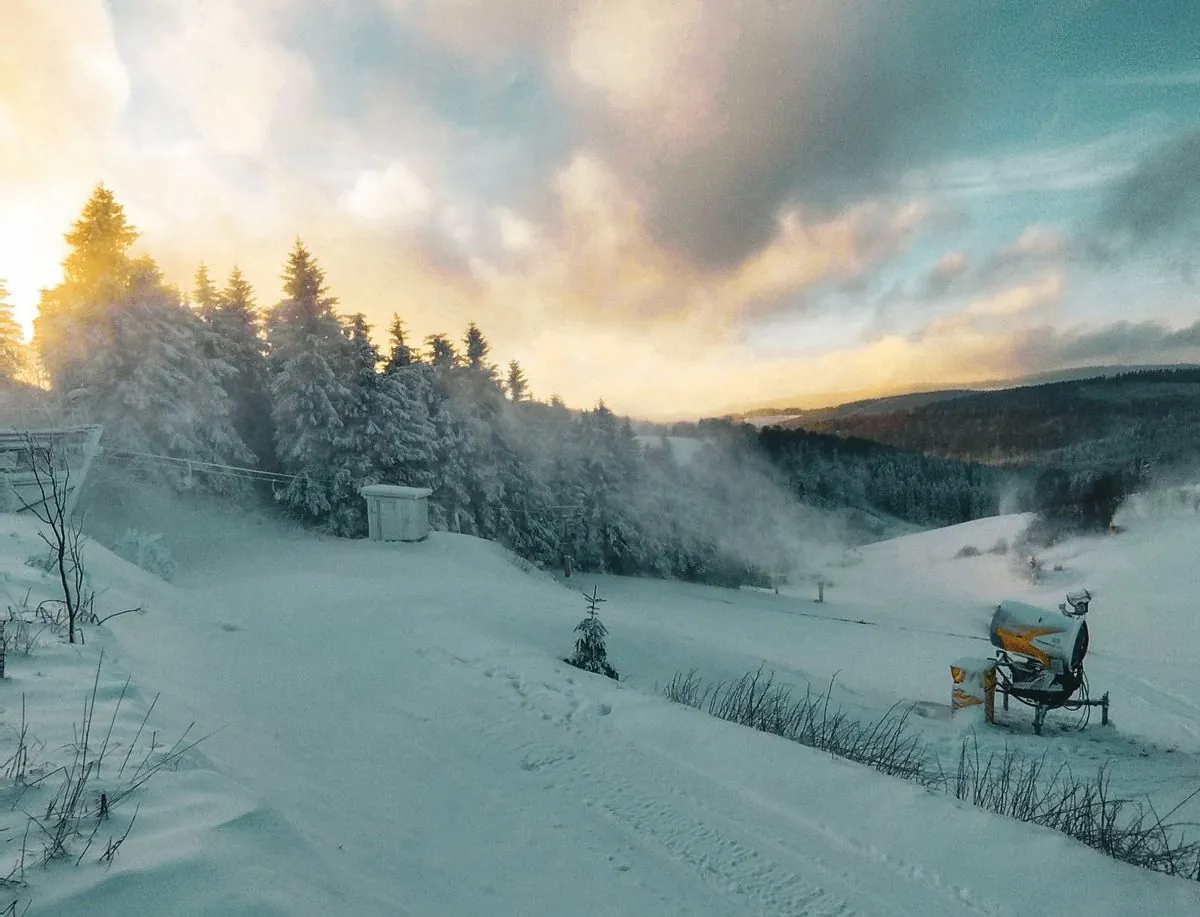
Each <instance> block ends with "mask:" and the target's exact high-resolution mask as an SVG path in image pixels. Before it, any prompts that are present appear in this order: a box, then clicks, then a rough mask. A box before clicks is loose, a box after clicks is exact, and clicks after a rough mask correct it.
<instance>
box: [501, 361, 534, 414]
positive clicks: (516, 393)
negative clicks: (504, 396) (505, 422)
mask: <svg viewBox="0 0 1200 917" xmlns="http://www.w3.org/2000/svg"><path fill="white" fill-rule="evenodd" d="M505 387H506V388H507V389H508V397H509V399H510V400H511V401H513V402H514V403H516V404H520V403H521V402H522V401H526V400H528V398H529V380H528V379H527V378H526V377H525V370H523V369H522V368H521V364H520V363H518V362H517V361H516V360H509V361H508V378H507V380H506V384H505Z"/></svg>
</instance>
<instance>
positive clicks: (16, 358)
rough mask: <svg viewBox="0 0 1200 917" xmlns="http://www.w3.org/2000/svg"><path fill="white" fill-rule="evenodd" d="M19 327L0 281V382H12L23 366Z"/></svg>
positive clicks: (2, 282) (23, 355)
mask: <svg viewBox="0 0 1200 917" xmlns="http://www.w3.org/2000/svg"><path fill="white" fill-rule="evenodd" d="M21 339H22V334H21V326H20V325H18V324H17V320H16V319H15V318H14V317H13V307H12V305H11V304H10V303H9V301H8V289H7V288H6V287H5V286H4V281H3V280H0V382H12V381H13V380H15V379H16V378H17V376H19V375H20V374H21V370H22V369H23V368H24V366H25V345H24V344H23V343H22V341H21Z"/></svg>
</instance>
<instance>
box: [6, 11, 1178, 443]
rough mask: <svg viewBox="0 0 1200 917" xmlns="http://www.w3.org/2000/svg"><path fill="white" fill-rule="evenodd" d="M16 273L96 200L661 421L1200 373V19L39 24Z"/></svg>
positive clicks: (187, 244)
mask: <svg viewBox="0 0 1200 917" xmlns="http://www.w3.org/2000/svg"><path fill="white" fill-rule="evenodd" d="M4 16H5V25H6V29H5V31H6V37H5V40H4V41H3V42H2V43H0V278H3V279H4V280H5V281H6V284H7V287H8V289H9V292H10V296H9V299H10V301H11V302H12V303H13V305H14V306H15V307H16V310H17V314H18V318H20V319H21V320H22V321H23V322H24V323H25V324H26V326H27V327H28V326H29V323H30V322H31V320H32V317H33V315H34V313H35V310H36V304H37V300H38V291H39V289H41V288H45V287H49V286H53V285H54V284H55V283H56V282H58V280H59V278H60V263H61V260H62V258H63V256H64V254H65V244H64V242H63V238H62V236H63V233H64V232H66V230H67V229H68V228H69V227H70V224H71V222H72V221H73V220H74V219H75V218H76V217H77V216H78V214H79V212H80V210H81V209H82V206H83V204H84V202H85V201H86V199H87V197H88V195H89V194H90V192H91V190H92V189H93V188H94V187H95V186H96V184H97V183H99V182H103V183H105V184H106V185H108V186H109V187H110V188H111V189H112V190H113V191H114V193H115V194H116V196H117V199H118V200H119V201H120V202H121V203H122V204H123V205H124V206H125V208H126V211H127V213H128V215H129V218H130V220H131V222H132V223H133V224H134V225H135V226H136V227H137V228H138V229H139V230H140V231H141V233H142V237H141V239H140V241H139V251H140V252H144V253H146V254H150V255H152V256H153V257H154V258H155V259H156V260H157V261H158V262H159V264H160V265H161V266H162V268H163V270H164V273H165V274H166V276H167V278H168V279H169V280H171V281H172V282H174V283H176V284H178V285H180V286H182V287H186V286H187V285H188V284H189V282H190V278H191V276H192V275H193V274H194V271H195V268H196V266H197V265H198V264H199V263H200V262H204V263H205V264H206V265H207V266H208V267H209V269H210V271H211V272H212V273H213V274H214V275H215V276H216V277H218V278H224V277H225V276H227V274H228V272H229V270H230V269H231V268H232V267H233V266H234V265H235V264H236V265H238V266H240V267H241V269H242V270H243V272H244V273H245V274H246V276H247V278H248V279H249V280H250V281H251V282H252V283H253V284H254V285H255V287H256V290H257V295H258V300H259V302H260V303H261V304H263V305H271V304H273V303H274V302H276V301H277V300H278V299H279V298H280V295H281V292H280V280H279V275H280V273H281V270H282V266H283V263H284V260H285V258H286V255H287V252H288V250H289V249H290V247H291V246H292V244H293V242H294V240H295V239H296V238H297V237H299V238H301V239H303V241H304V242H305V244H306V245H307V246H308V247H309V248H310V249H311V250H312V252H313V254H314V255H315V256H316V257H317V259H318V261H319V263H320V264H321V266H322V267H323V268H324V269H325V271H326V274H327V278H328V281H329V284H330V287H331V291H332V293H333V294H334V295H336V296H337V297H339V299H340V306H339V308H340V309H341V310H342V311H344V312H347V313H350V312H360V311H361V312H364V313H366V315H367V316H368V318H369V320H370V321H371V322H372V323H373V324H374V325H375V327H376V336H377V338H378V339H379V340H380V342H381V343H382V342H383V341H384V340H385V331H386V326H387V324H388V321H389V319H390V316H391V315H392V313H393V312H396V313H398V314H399V315H400V316H401V317H402V318H403V319H404V320H405V322H406V323H407V325H408V327H409V329H410V332H411V333H412V334H413V335H414V336H415V337H417V338H419V339H423V338H424V337H426V336H427V335H430V334H434V333H441V332H445V333H449V334H450V335H452V336H453V337H455V338H459V337H461V335H462V333H463V331H464V330H465V328H466V325H467V323H468V322H470V321H475V322H477V323H478V325H479V326H480V328H481V329H482V330H483V331H484V333H485V334H486V335H487V336H488V339H489V340H490V341H491V344H492V356H493V359H495V360H496V361H497V362H499V363H506V362H507V361H508V360H510V359H517V360H519V361H520V362H521V364H522V365H523V367H524V368H525V370H526V373H527V375H528V377H529V380H530V383H531V387H532V391H533V394H534V395H535V397H541V398H548V397H549V396H550V395H551V394H558V395H560V396H561V397H563V398H564V399H565V400H566V401H567V402H568V403H570V404H574V405H577V406H587V405H589V404H592V403H594V402H596V401H597V400H598V399H600V398H603V399H604V400H605V401H606V403H607V404H609V406H610V407H612V408H614V409H615V410H618V411H620V412H622V413H630V414H634V415H637V416H645V417H653V418H661V419H666V418H674V417H687V416H695V415H699V414H712V413H718V412H722V411H726V410H734V409H739V408H744V407H748V406H754V405H762V404H776V405H785V404H786V405H797V406H816V405H821V404H829V403H834V402H838V401H843V400H848V399H850V398H854V397H866V396H871V395H876V394H883V393H890V392H897V391H905V390H912V389H916V388H927V387H941V386H951V385H959V384H966V383H979V382H988V381H995V380H1002V379H1009V378H1014V377H1018V376H1022V375H1028V374H1032V373H1039V372H1045V371H1053V370H1057V369H1061V368H1066V367H1076V366H1086V365H1110V364H1146V363H1175V362H1190V361H1200V324H1198V323H1197V319H1198V318H1200V314H1197V308H1196V307H1197V305H1198V304H1200V295H1198V286H1197V281H1198V278H1200V263H1197V259H1198V258H1200V52H1198V51H1197V50H1196V49H1197V48H1198V47H1200V4H1197V3H1195V2H1194V0H1142V2H1139V3H1137V4H1131V3H1127V2H1120V0H1060V2H1056V3H1044V2H1039V0H1003V2H1002V0H974V2H963V0H892V2H888V3H879V2H875V0H757V2H752V0H656V2H653V3H650V2H642V3H638V2H635V0H343V2H339V3H336V4H332V3H320V2H317V0H107V2H106V0H55V2H54V3H44V2H41V0H5V13H4Z"/></svg>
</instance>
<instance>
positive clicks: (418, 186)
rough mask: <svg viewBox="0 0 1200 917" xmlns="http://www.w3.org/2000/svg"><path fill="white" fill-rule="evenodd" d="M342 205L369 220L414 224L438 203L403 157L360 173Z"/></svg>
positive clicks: (344, 195)
mask: <svg viewBox="0 0 1200 917" xmlns="http://www.w3.org/2000/svg"><path fill="white" fill-rule="evenodd" d="M341 203H342V206H343V207H344V208H345V209H346V210H347V211H348V212H349V213H352V214H354V215H355V216H359V217H362V218H364V219H367V220H378V221H387V222H400V223H404V224H410V223H413V222H415V221H418V220H421V219H424V218H425V217H427V216H428V215H429V213H430V212H431V211H432V209H433V205H434V195H433V192H432V191H431V190H430V189H429V186H428V185H426V184H425V182H423V181H422V180H421V179H420V178H419V177H418V176H417V174H416V173H415V172H414V171H413V170H412V169H411V168H409V166H408V165H407V164H406V163H404V162H403V161H399V160H397V161H395V162H392V163H389V164H388V166H387V167H386V168H384V169H376V170H369V171H366V172H363V173H362V174H360V175H359V176H358V178H357V180H356V181H355V182H354V187H352V188H351V189H350V190H349V191H347V192H346V193H345V194H343V195H342V197H341Z"/></svg>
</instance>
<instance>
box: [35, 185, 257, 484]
mask: <svg viewBox="0 0 1200 917" xmlns="http://www.w3.org/2000/svg"><path fill="white" fill-rule="evenodd" d="M66 238H67V242H68V245H69V251H68V254H67V257H66V260H65V261H64V262H63V275H64V276H63V281H62V283H60V284H59V285H58V286H56V287H54V288H53V289H51V290H47V291H44V292H43V294H42V301H41V306H40V312H39V316H38V319H37V321H36V322H35V326H34V330H35V339H34V340H35V344H36V346H37V349H38V351H39V353H40V355H41V357H42V363H43V365H44V367H45V369H46V372H47V375H48V377H49V381H50V383H51V385H52V387H53V388H54V389H56V390H57V391H58V392H60V393H62V394H66V393H71V395H72V404H73V406H74V408H75V409H76V410H77V411H78V413H79V414H80V415H81V419H84V420H88V421H91V422H96V423H101V424H104V426H105V434H104V437H105V442H106V443H107V444H109V445H110V446H113V447H116V448H124V449H129V450H133V451H138V452H149V453H154V454H159V455H169V456H172V457H175V458H184V459H193V460H197V461H208V462H218V463H240V462H244V461H246V460H247V459H248V458H249V455H248V453H247V450H246V448H245V445H244V444H243V443H242V442H241V439H240V438H239V437H238V435H237V432H236V431H235V430H234V428H233V424H232V422H231V418H230V404H229V400H228V398H227V397H226V396H225V393H224V390H223V389H222V388H221V385H220V384H219V379H218V376H217V372H218V371H219V369H220V367H218V366H216V365H214V364H213V362H212V361H211V360H209V359H208V358H207V356H206V355H205V353H204V350H203V346H202V326H201V324H200V322H199V320H198V319H197V318H196V315H195V314H194V313H193V312H192V311H191V310H190V309H188V308H187V307H186V306H184V305H183V303H182V298H181V297H180V295H179V293H178V291H176V290H174V289H173V288H171V287H168V286H167V285H166V284H164V283H163V280H162V277H161V275H160V274H159V271H158V268H157V266H156V265H155V264H154V262H153V261H152V260H150V259H149V258H139V259H133V258H131V257H130V255H129V247H130V245H132V243H133V241H134V240H135V239H136V238H137V232H136V231H135V230H134V229H133V227H131V226H130V225H129V224H128V223H127V221H126V220H125V214H124V210H123V209H122V208H121V205H120V204H118V203H117V202H116V200H115V199H114V197H113V195H112V192H111V191H109V190H108V189H107V188H104V187H103V186H100V187H99V188H97V189H96V191H95V192H94V193H93V194H92V197H91V199H90V200H89V201H88V203H87V205H86V206H85V207H84V210H83V214H82V215H81V216H80V218H79V220H77V221H76V223H75V225H74V227H73V228H72V230H71V232H69V233H68V234H67V237H66ZM181 480H182V478H181ZM203 482H204V484H206V485H209V486H213V487H220V486H221V485H223V484H227V483H228V482H225V481H220V480H218V479H215V478H205V479H203Z"/></svg>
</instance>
